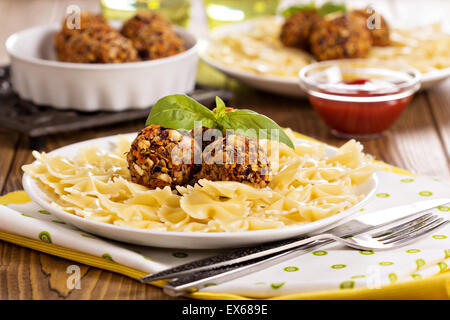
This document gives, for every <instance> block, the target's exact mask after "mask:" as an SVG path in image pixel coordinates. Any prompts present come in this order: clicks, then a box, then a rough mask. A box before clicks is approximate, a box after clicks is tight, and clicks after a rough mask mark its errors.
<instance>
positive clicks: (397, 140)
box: [0, 0, 450, 299]
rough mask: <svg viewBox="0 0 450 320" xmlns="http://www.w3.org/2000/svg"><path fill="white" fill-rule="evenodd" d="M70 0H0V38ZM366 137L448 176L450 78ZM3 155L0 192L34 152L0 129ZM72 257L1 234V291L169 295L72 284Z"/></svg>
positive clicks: (102, 278)
mask: <svg viewBox="0 0 450 320" xmlns="http://www.w3.org/2000/svg"><path fill="white" fill-rule="evenodd" d="M72 3H73V2H72V1H61V0H47V1H37V0H34V1H32V0H27V1H24V0H3V1H1V2H0V21H1V25H2V26H1V28H0V42H4V40H5V39H6V37H7V36H8V35H9V34H11V33H13V32H15V31H18V30H20V29H23V28H26V27H28V26H31V25H36V24H41V23H49V22H55V21H59V20H60V17H62V16H63V14H64V12H65V8H66V7H67V5H68V4H72ZM377 3H378V1H377ZM426 3H429V2H426ZM77 4H78V5H80V6H81V8H82V9H83V10H91V11H98V10H99V5H98V2H97V1H87V0H83V1H77ZM197 4H198V3H197ZM400 4H401V3H400ZM389 5H392V6H393V8H394V9H395V8H397V6H398V5H399V3H398V1H397V2H390V4H389ZM418 5H419V3H418ZM395 10H398V8H397V9H395ZM400 12H401V11H400ZM447 12H448V10H447ZM7 61H8V59H7V56H6V53H5V50H4V48H1V49H0V63H7ZM227 83H228V84H231V87H232V88H233V90H234V93H235V99H234V101H232V103H233V105H235V106H238V107H241V108H252V109H254V110H255V111H257V112H260V113H263V114H265V115H267V116H269V117H271V118H272V119H274V120H275V121H276V122H278V123H279V124H280V125H282V126H284V127H290V128H292V129H294V130H296V131H298V132H302V133H304V134H306V135H309V136H311V137H314V138H316V139H319V140H321V141H324V142H326V143H329V144H332V145H341V144H343V143H344V141H343V140H339V139H336V138H335V137H333V136H332V135H330V133H329V129H328V128H327V127H326V125H325V124H324V123H323V122H322V121H321V120H320V119H319V118H318V116H317V114H316V112H315V111H314V110H313V109H312V108H311V107H310V106H309V104H308V103H307V101H306V100H302V99H291V98H287V97H282V96H277V95H273V94H269V93H264V92H260V91H256V90H252V89H250V88H247V87H245V86H237V85H236V83H235V82H233V81H227ZM0 107H1V106H0ZM142 126H143V120H142V121H133V122H128V123H123V124H121V125H113V126H106V127H101V128H97V129H92V130H85V131H81V132H68V133H66V134H58V135H54V136H49V137H48V139H47V146H46V149H45V150H46V151H50V150H53V149H55V148H59V147H61V146H65V145H67V144H70V143H74V142H78V141H82V140H86V139H91V138H95V137H101V136H108V135H113V134H118V133H126V132H132V131H137V130H139V129H141V128H142ZM362 143H363V145H364V147H365V151H366V152H368V153H370V154H372V155H374V156H375V157H376V158H377V159H379V160H382V161H385V162H387V163H390V164H392V165H395V166H399V167H402V168H405V169H407V170H410V171H412V172H416V173H419V174H423V175H429V176H436V177H439V178H441V179H450V170H449V168H450V156H449V154H450V80H449V81H446V82H444V83H442V84H440V85H438V86H436V87H434V88H432V89H430V90H427V91H424V92H420V93H418V94H417V95H416V97H415V98H414V100H413V101H412V103H411V104H410V105H409V106H408V108H407V109H406V110H405V112H404V113H403V114H402V116H401V117H400V119H399V120H398V121H397V122H396V124H395V125H394V126H393V128H392V129H391V130H390V131H389V132H388V133H387V135H386V136H384V137H383V138H379V139H373V140H367V141H362ZM0 155H1V156H0V194H6V193H8V192H11V191H15V190H21V189H22V183H21V177H22V171H21V169H20V168H21V166H22V165H23V164H26V163H30V162H31V161H32V160H33V159H32V156H31V150H29V149H28V148H27V139H26V138H25V137H24V136H21V135H20V134H17V133H15V132H11V131H7V130H4V129H0ZM70 264H73V262H70V261H67V260H64V259H60V258H56V257H52V256H50V255H47V254H43V253H40V252H37V251H33V250H29V249H26V248H23V247H19V246H16V245H13V244H10V243H7V242H3V241H0V299H170V297H168V296H167V295H165V294H164V293H162V291H161V290H160V289H158V288H155V287H152V286H149V285H144V284H141V283H139V282H138V281H135V280H132V279H130V278H127V277H125V276H121V275H119V274H115V273H112V272H108V271H103V270H100V269H97V268H93V267H88V266H81V267H82V275H83V277H82V280H81V283H82V288H81V289H79V290H72V291H69V290H68V289H67V287H66V279H67V274H66V267H67V266H68V265H70Z"/></svg>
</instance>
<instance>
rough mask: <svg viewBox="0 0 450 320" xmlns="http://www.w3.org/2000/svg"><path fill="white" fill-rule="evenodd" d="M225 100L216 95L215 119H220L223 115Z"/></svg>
mask: <svg viewBox="0 0 450 320" xmlns="http://www.w3.org/2000/svg"><path fill="white" fill-rule="evenodd" d="M226 108H227V107H226V106H225V102H223V100H222V99H220V98H219V97H217V96H216V119H220V118H222V117H223V116H224V115H225V109H226Z"/></svg>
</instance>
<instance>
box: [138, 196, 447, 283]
mask: <svg viewBox="0 0 450 320" xmlns="http://www.w3.org/2000/svg"><path fill="white" fill-rule="evenodd" d="M449 202H450V199H446V198H445V199H444V198H440V199H431V200H425V201H420V202H416V203H412V204H407V205H402V206H396V207H392V208H389V209H385V210H381V211H374V212H371V213H364V214H360V215H359V216H357V217H355V218H353V219H351V220H349V221H347V222H344V223H342V224H341V225H338V226H335V227H334V228H332V229H328V230H323V231H326V232H327V233H332V234H334V235H336V236H339V237H344V236H350V235H356V234H359V233H364V232H367V231H370V230H372V229H376V228H379V227H382V226H386V225H388V224H392V223H395V222H397V221H399V220H402V219H404V218H406V217H408V216H411V215H414V214H419V213H421V212H423V211H426V210H429V209H432V208H435V207H438V206H441V205H444V204H447V203H449ZM325 242H326V243H325ZM331 242H333V241H331V240H323V241H320V242H319V241H316V244H315V246H314V248H316V247H317V246H318V245H320V246H322V245H325V244H327V243H331ZM306 243H308V241H307V237H302V238H298V237H297V238H295V239H287V240H281V241H277V242H272V243H268V244H263V245H259V246H257V247H250V248H240V249H237V250H233V251H231V252H227V253H224V254H220V255H217V256H213V257H209V258H206V259H202V260H198V261H193V262H190V263H187V264H183V265H181V266H177V267H174V268H171V269H167V270H163V271H161V272H159V273H156V274H153V275H147V276H144V277H142V278H141V281H142V282H151V281H156V280H161V279H173V278H183V281H184V282H185V283H187V282H188V279H187V278H186V277H189V278H192V274H193V273H195V274H196V278H199V279H200V278H201V277H202V274H203V276H206V277H209V276H211V275H216V274H219V273H223V272H228V271H226V270H225V269H221V268H227V267H228V268H227V269H231V268H230V267H231V266H234V267H236V266H237V265H238V264H246V262H248V261H250V262H252V263H259V262H258V261H257V260H256V259H261V260H266V261H267V264H269V263H270V262H269V261H268V258H269V259H272V257H271V256H276V255H280V254H285V255H284V256H285V257H290V256H291V255H289V251H290V250H297V251H298V250H299V247H301V246H304V245H305V244H306ZM306 246H308V245H306ZM295 254H298V252H296V253H295ZM279 259H281V256H280V257H279ZM286 259H289V258H286ZM277 261H279V260H277ZM261 262H262V261H261ZM212 269H214V272H212ZM247 269H248V268H246V270H247ZM252 269H254V268H252ZM205 272H209V273H208V274H207V275H206V274H204V273H205ZM241 273H242V272H241ZM241 273H240V274H241ZM189 274H191V275H190V276H189ZM180 280H182V279H179V280H178V282H180ZM191 280H193V279H191ZM168 290H169V289H168Z"/></svg>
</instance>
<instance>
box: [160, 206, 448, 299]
mask: <svg viewBox="0 0 450 320" xmlns="http://www.w3.org/2000/svg"><path fill="white" fill-rule="evenodd" d="M448 222H449V221H448V220H447V219H446V218H442V217H439V216H438V215H437V214H433V213H427V214H422V215H420V216H419V217H417V218H414V219H412V220H409V221H407V222H405V223H402V224H400V225H396V226H394V227H391V228H389V229H384V230H380V228H378V229H374V231H370V232H367V233H364V234H359V235H356V236H351V235H347V236H344V237H338V236H336V235H334V234H330V233H325V234H321V235H317V236H313V237H309V238H306V239H303V240H299V241H295V242H294V243H295V247H291V248H290V249H285V250H283V251H281V252H278V253H273V252H272V253H271V254H268V255H266V256H258V257H257V258H254V259H252V260H246V261H243V262H240V263H235V264H232V265H230V264H228V265H223V266H220V265H213V266H209V267H206V266H205V267H201V268H198V269H197V270H190V272H189V273H187V272H180V273H178V274H176V275H174V274H172V279H173V280H172V281H170V282H168V283H167V284H166V285H165V286H164V292H166V293H167V294H169V295H171V296H179V295H183V294H186V293H190V292H195V291H198V290H199V289H200V288H202V287H203V286H204V285H207V284H211V283H214V284H219V283H223V282H226V281H230V280H233V279H235V278H239V277H242V276H244V275H247V274H250V273H253V272H256V271H259V270H262V269H264V268H267V267H269V266H272V265H276V264H279V263H281V262H283V261H286V260H289V259H292V258H294V257H296V256H298V255H299V254H301V253H302V252H309V251H311V250H313V249H316V248H318V247H321V246H324V245H326V244H330V243H332V242H334V241H338V242H340V243H343V244H345V245H347V246H349V247H352V248H356V249H360V250H383V249H392V248H396V247H401V246H404V245H407V244H409V243H411V242H413V241H416V240H419V239H420V238H423V237H425V236H427V235H429V234H430V233H432V232H434V231H436V230H437V229H439V228H441V227H443V226H444V225H445V224H447V223H448ZM291 245H292V244H291ZM288 246H289V245H288ZM194 271H195V272H194ZM161 278H163V277H161ZM174 278H175V279H174ZM166 279H167V277H166Z"/></svg>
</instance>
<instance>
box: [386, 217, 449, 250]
mask: <svg viewBox="0 0 450 320" xmlns="http://www.w3.org/2000/svg"><path fill="white" fill-rule="evenodd" d="M448 222H449V221H448V220H447V219H445V218H439V219H436V220H434V221H432V222H430V223H428V224H427V225H425V226H422V227H420V228H419V229H417V230H414V231H413V232H411V233H410V234H405V235H403V236H401V237H397V238H395V239H390V240H389V241H385V242H384V244H395V245H397V244H401V243H402V244H405V243H406V242H410V241H413V240H415V239H417V238H419V237H423V236H426V235H427V234H429V233H430V232H432V231H435V230H436V229H438V228H440V227H442V226H444V225H445V224H447V223H448Z"/></svg>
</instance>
